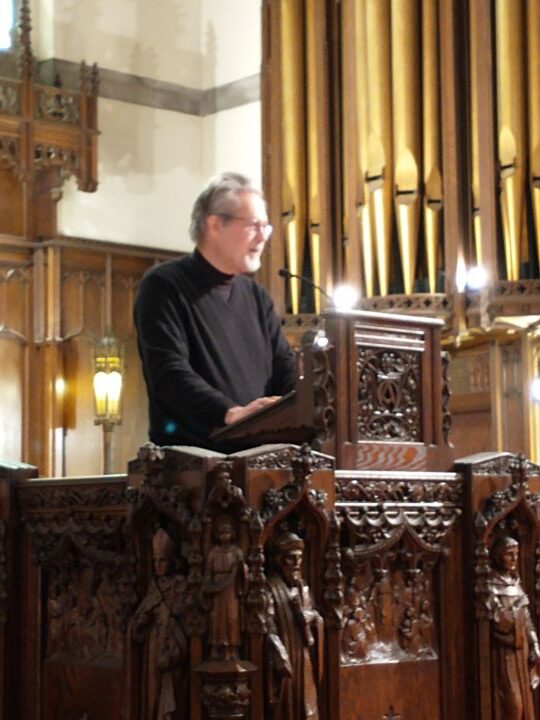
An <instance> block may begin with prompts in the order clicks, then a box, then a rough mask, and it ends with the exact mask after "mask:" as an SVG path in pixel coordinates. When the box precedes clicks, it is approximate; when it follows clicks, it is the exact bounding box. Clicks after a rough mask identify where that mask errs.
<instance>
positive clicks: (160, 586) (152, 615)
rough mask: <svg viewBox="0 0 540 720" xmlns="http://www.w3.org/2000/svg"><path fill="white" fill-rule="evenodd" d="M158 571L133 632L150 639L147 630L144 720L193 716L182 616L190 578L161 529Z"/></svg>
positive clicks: (154, 546) (154, 544) (157, 535)
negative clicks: (178, 565)
mask: <svg viewBox="0 0 540 720" xmlns="http://www.w3.org/2000/svg"><path fill="white" fill-rule="evenodd" d="M152 549H153V564H154V575H153V578H152V579H151V581H150V584H149V586H148V590H147V592H146V596H145V597H144V599H143V600H142V602H141V604H140V605H139V607H138V608H137V610H136V611H135V615H134V616H133V620H132V622H131V633H132V637H133V639H134V640H135V641H138V642H143V641H144V640H145V631H146V630H148V633H147V640H148V653H147V663H146V667H147V672H148V678H147V689H146V693H145V696H146V703H145V710H144V712H143V715H142V717H143V718H144V720H179V719H180V718H188V717H189V711H188V710H187V708H186V698H187V693H186V685H187V667H189V659H188V652H187V647H188V646H187V640H186V636H185V634H184V629H183V627H182V624H181V621H180V617H181V615H182V613H183V599H184V594H185V588H186V583H185V578H184V577H183V576H182V575H180V574H177V573H176V572H175V569H176V568H175V562H174V551H175V545H174V543H173V541H172V540H171V538H170V537H169V535H168V534H167V533H166V532H165V531H164V530H163V529H159V530H158V531H157V532H156V533H155V535H154V537H153V541H152Z"/></svg>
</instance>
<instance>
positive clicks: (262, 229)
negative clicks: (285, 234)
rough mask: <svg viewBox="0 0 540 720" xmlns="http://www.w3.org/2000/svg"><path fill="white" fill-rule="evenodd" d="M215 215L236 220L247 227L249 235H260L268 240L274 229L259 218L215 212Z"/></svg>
mask: <svg viewBox="0 0 540 720" xmlns="http://www.w3.org/2000/svg"><path fill="white" fill-rule="evenodd" d="M216 215H217V216H218V217H222V218H225V219H226V220H238V222H241V223H243V225H244V227H245V228H248V229H249V234H250V236H251V237H255V236H256V235H262V236H263V238H264V239H265V240H268V239H269V238H270V235H271V234H272V231H273V229H274V228H273V227H272V226H271V225H270V223H265V222H261V221H260V220H248V219H247V218H243V217H239V216H238V215H231V214H230V213H216Z"/></svg>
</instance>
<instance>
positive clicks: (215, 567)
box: [202, 516, 247, 660]
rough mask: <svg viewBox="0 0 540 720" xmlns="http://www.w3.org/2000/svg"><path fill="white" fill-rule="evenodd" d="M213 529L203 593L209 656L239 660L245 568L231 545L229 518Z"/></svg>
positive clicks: (235, 546) (242, 558) (223, 517)
mask: <svg viewBox="0 0 540 720" xmlns="http://www.w3.org/2000/svg"><path fill="white" fill-rule="evenodd" d="M216 526H217V527H216V540H217V544H216V545H214V547H213V548H212V549H211V550H210V552H209V553H208V558H207V561H206V574H205V579H204V583H203V588H202V590H203V594H204V595H205V596H206V598H207V601H208V605H209V609H210V628H209V635H208V642H209V645H210V657H211V659H213V660H230V659H234V658H237V657H238V650H239V648H240V645H241V623H240V598H241V597H243V596H244V595H245V592H246V581H247V566H246V564H245V563H244V554H243V553H242V550H241V549H240V548H239V547H238V545H235V544H234V543H233V539H234V536H235V532H234V523H233V521H232V519H231V518H230V517H228V516H222V517H220V518H218V520H217V523H216Z"/></svg>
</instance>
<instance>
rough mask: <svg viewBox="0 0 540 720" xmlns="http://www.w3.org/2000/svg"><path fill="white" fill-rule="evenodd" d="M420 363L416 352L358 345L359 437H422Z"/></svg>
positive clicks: (393, 438) (372, 438) (369, 438)
mask: <svg viewBox="0 0 540 720" xmlns="http://www.w3.org/2000/svg"><path fill="white" fill-rule="evenodd" d="M420 364H421V355H419V353H417V352H408V351H403V350H389V349H385V350H383V349H379V348H369V347H359V348H358V357H357V369H358V437H359V439H362V440H405V441H410V442H418V441H419V440H421V439H422V413H421V407H422V406H421V399H422V395H421V393H422V386H421V382H420V380H421V368H420Z"/></svg>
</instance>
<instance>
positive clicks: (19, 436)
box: [0, 260, 31, 460]
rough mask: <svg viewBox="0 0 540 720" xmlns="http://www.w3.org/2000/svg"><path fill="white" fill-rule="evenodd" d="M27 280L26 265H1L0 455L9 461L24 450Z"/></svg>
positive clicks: (28, 315) (28, 325) (29, 334)
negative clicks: (0, 400)
mask: <svg viewBox="0 0 540 720" xmlns="http://www.w3.org/2000/svg"><path fill="white" fill-rule="evenodd" d="M30 283H31V270H30V267H29V266H28V264H26V263H21V262H20V260H19V262H12V263H7V262H6V263H5V264H4V263H2V264H1V265H0V367H1V368H2V370H1V372H0V395H1V397H2V403H1V410H0V457H3V458H5V459H8V460H19V459H20V458H21V455H22V452H23V442H24V406H25V403H26V402H27V397H26V392H27V388H26V383H25V363H26V361H27V358H28V354H27V348H28V343H29V341H30V336H31V327H30V302H31V284H30Z"/></svg>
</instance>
